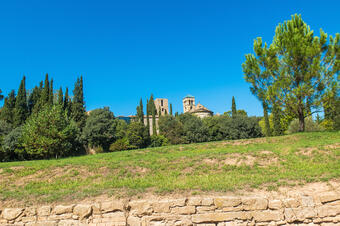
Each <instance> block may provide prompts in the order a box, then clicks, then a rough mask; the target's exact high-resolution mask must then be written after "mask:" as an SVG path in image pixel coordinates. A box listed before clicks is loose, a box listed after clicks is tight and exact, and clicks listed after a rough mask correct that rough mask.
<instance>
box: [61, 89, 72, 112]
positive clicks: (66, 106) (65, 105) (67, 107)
mask: <svg viewBox="0 0 340 226" xmlns="http://www.w3.org/2000/svg"><path fill="white" fill-rule="evenodd" d="M71 106H72V102H71V99H70V97H69V95H68V87H66V91H65V96H64V103H63V109H64V111H65V112H66V113H67V115H68V116H69V115H70V114H71V110H72V107H71Z"/></svg>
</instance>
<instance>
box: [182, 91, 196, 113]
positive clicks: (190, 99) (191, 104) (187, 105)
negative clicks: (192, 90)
mask: <svg viewBox="0 0 340 226" xmlns="http://www.w3.org/2000/svg"><path fill="white" fill-rule="evenodd" d="M194 108H195V97H194V96H191V95H187V96H186V97H184V98H183V113H186V112H189V111H190V110H192V109H194Z"/></svg>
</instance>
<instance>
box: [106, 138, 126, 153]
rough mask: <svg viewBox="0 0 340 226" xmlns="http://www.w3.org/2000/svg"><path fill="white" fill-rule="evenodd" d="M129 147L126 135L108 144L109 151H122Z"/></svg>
mask: <svg viewBox="0 0 340 226" xmlns="http://www.w3.org/2000/svg"><path fill="white" fill-rule="evenodd" d="M129 149H131V146H130V144H129V140H128V139H127V137H123V138H120V139H118V140H116V141H115V142H114V143H113V144H111V145H110V151H124V150H129Z"/></svg>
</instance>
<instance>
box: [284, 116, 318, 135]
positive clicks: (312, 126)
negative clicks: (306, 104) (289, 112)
mask: <svg viewBox="0 0 340 226" xmlns="http://www.w3.org/2000/svg"><path fill="white" fill-rule="evenodd" d="M320 130H321V128H320V126H319V125H318V124H317V123H316V122H314V121H313V119H312V117H307V118H305V132H315V131H320ZM297 132H299V120H298V119H294V120H293V121H292V122H291V123H290V124H289V127H288V133H290V134H291V133H297Z"/></svg>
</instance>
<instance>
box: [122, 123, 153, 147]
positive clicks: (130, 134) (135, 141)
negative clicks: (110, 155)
mask: <svg viewBox="0 0 340 226" xmlns="http://www.w3.org/2000/svg"><path fill="white" fill-rule="evenodd" d="M126 137H127V140H128V142H129V146H130V148H131V149H134V148H144V147H146V146H147V145H148V143H149V139H148V138H149V135H148V131H147V129H146V127H145V126H144V124H143V123H141V122H131V123H130V124H129V125H128V128H127V131H126Z"/></svg>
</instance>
